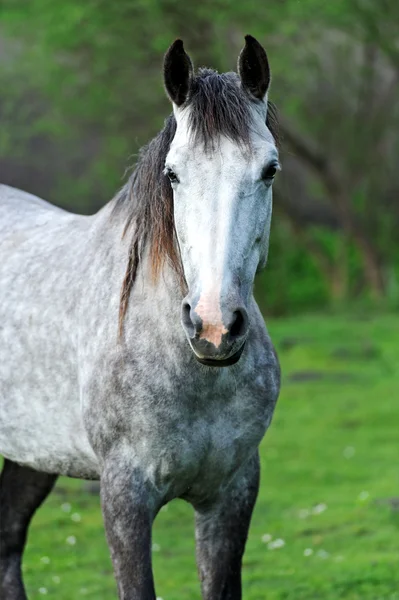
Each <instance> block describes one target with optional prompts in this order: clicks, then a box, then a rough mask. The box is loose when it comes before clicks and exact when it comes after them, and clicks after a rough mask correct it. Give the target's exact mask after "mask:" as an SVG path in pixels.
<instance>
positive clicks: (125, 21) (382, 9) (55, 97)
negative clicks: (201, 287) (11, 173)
mask: <svg viewBox="0 0 399 600" xmlns="http://www.w3.org/2000/svg"><path fill="white" fill-rule="evenodd" d="M398 7H399V4H398V3H397V2H396V0H382V1H379V0H378V1H377V0H337V1H334V2H320V0H284V1H282V0H271V1H270V2H264V3H262V2H259V1H258V0H246V2H235V1H233V0H216V1H213V2H211V1H210V0H204V1H201V2H194V1H193V0H187V1H186V2H177V0H118V1H115V2H107V1H106V0H85V2H82V1H81V0H62V1H59V2H58V1H57V2H54V1H50V0H2V3H1V6H0V46H1V47H4V48H5V51H4V53H3V54H4V56H3V55H2V58H5V60H3V61H2V67H1V69H0V88H1V90H2V91H1V95H0V116H1V119H2V128H1V131H0V165H1V161H2V160H4V161H6V164H7V165H8V164H9V161H13V162H14V163H17V164H24V163H26V164H27V166H29V167H32V170H33V171H34V173H39V176H38V179H39V182H38V183H36V182H35V181H34V179H33V176H32V178H31V179H29V178H27V180H26V182H25V180H24V179H23V187H28V188H29V191H33V192H35V193H37V194H41V195H45V196H47V197H48V198H49V199H50V200H52V201H56V202H57V203H58V204H60V205H62V206H64V207H66V208H68V209H70V210H74V211H77V212H91V211H94V210H96V209H98V208H99V207H100V206H101V205H102V204H104V203H105V202H106V201H108V200H109V199H110V198H111V197H112V196H113V194H114V193H115V191H116V190H117V189H118V188H119V187H120V186H121V183H122V177H123V174H124V173H125V171H126V169H127V168H129V167H130V166H131V165H132V164H133V163H134V157H135V155H136V154H137V152H138V149H139V147H140V146H142V145H143V144H144V143H146V142H147V141H148V140H149V139H150V138H151V137H152V136H153V135H154V134H155V133H156V132H157V131H158V130H159V129H160V127H161V126H162V123H163V120H164V118H165V117H166V116H167V114H168V113H169V112H170V106H169V104H168V101H167V99H166V97H165V94H164V91H163V83H162V77H161V66H162V57H163V54H164V52H165V50H166V48H167V47H168V45H169V44H170V43H171V41H172V40H173V39H175V38H176V37H182V38H183V39H184V40H185V43H186V47H187V49H188V50H189V52H190V53H191V55H192V56H193V58H194V62H195V64H196V65H197V66H200V65H204V64H206V65H211V66H213V67H215V68H218V69H219V70H230V69H234V68H235V61H236V57H237V55H238V52H239V50H240V48H241V47H242V44H243V35H244V34H245V33H247V32H251V33H252V34H253V35H255V36H257V37H258V38H259V40H260V41H261V42H262V43H264V45H265V46H266V48H267V50H268V55H269V58H270V62H271V66H272V73H273V85H272V90H271V98H272V99H273V100H276V101H277V104H278V106H279V107H280V112H281V114H282V115H283V117H284V119H285V120H286V119H288V120H289V122H290V123H292V124H294V125H295V128H296V129H297V131H298V132H299V133H300V135H302V136H305V138H306V137H310V138H311V140H312V142H313V143H314V144H316V146H317V147H319V148H320V155H321V156H322V157H323V160H324V159H325V160H326V161H327V162H328V161H330V162H331V163H332V165H333V172H334V174H335V178H336V182H337V186H338V187H340V188H341V191H342V190H344V191H345V193H346V194H347V197H346V200H345V201H346V203H347V204H349V205H350V210H351V211H352V212H353V220H354V221H357V220H360V224H361V227H362V230H363V233H362V235H363V237H366V238H368V240H369V241H370V245H371V246H373V247H372V248H371V250H372V251H373V252H374V254H375V262H377V263H382V264H383V270H384V277H385V280H386V296H387V297H389V302H390V303H391V305H392V304H395V303H396V304H397V302H396V301H397V297H396V296H395V294H396V293H397V292H396V291H397V286H398V275H397V273H398V264H399V258H398V244H397V235H396V231H397V227H398V225H399V212H398V210H397V208H395V206H396V205H395V203H394V199H395V198H396V197H397V189H398V185H399V179H398V178H397V177H396V175H397V168H396V158H395V157H396V156H397V152H398V151H399V147H398V143H399V142H398V140H399V136H397V135H395V131H397V129H398V127H399V114H398V108H395V107H394V105H395V102H394V99H395V93H394V92H395V88H394V83H395V81H396V80H395V77H397V73H399V52H398V47H397V43H396V41H397V38H398V23H399V8H398ZM397 17H398V18H397ZM1 47H0V51H1ZM392 73H394V74H395V73H396V75H394V76H393V75H392ZM391 77H393V79H392V84H391V83H390V78H391ZM385 84H386V85H387V90H385V88H384V85H385ZM391 88H392V89H391ZM380 89H381V90H382V91H381V94H382V99H381V98H379V97H376V98H374V97H372V92H373V90H374V91H375V90H380ZM369 98H370V100H369ZM366 100H367V101H366ZM380 102H382V104H380ZM396 105H397V103H396ZM371 109H374V113H373V114H372V115H371V113H370V111H371ZM371 117H373V118H371ZM38 148H39V150H37V149H38ZM292 154H293V153H292V150H290V149H289V151H288V155H292ZM294 154H295V153H294ZM286 156H287V150H283V152H282V158H283V166H284V160H285V158H286ZM296 158H297V163H298V164H297V167H296V169H297V171H298V169H301V171H303V172H304V173H305V172H306V183H305V186H304V193H303V195H305V196H306V197H307V198H311V199H313V202H314V205H315V206H316V205H317V204H319V203H320V202H327V203H330V204H331V203H332V204H334V202H336V201H337V194H335V196H334V197H329V194H330V193H331V186H330V188H329V184H328V183H327V184H326V182H325V181H322V177H321V176H320V173H319V174H317V173H316V174H315V173H314V169H313V168H312V165H310V166H309V164H306V161H304V159H303V156H302V153H301V152H299V151H298V153H297V156H296ZM301 161H302V163H303V164H302V165H301V166H298V165H299V163H300V162H301ZM382 168H384V169H385V176H384V177H382V176H381V169H382ZM284 177H286V180H287V181H291V183H290V185H288V188H289V189H288V192H289V194H290V195H291V196H293V197H295V195H296V192H297V190H296V187H297V184H296V178H297V173H295V172H292V173H291V172H287V173H286V174H285V172H284V171H283V173H282V174H281V175H280V178H281V180H284ZM2 179H6V180H7V173H6V174H5V177H2ZM12 182H13V183H15V184H16V185H19V186H21V185H22V184H20V183H19V180H18V179H17V180H16V182H14V180H13V181H12ZM277 185H278V183H277ZM338 196H339V194H338ZM341 196H342V194H341ZM377 197H378V202H376V198H377ZM302 202H303V198H298V204H301V203H302ZM332 208H333V210H336V206H333V207H332ZM341 216H342V215H341ZM288 223H291V224H292V215H290V214H289V211H288V212H287V210H286V208H284V209H283V210H281V211H278V213H277V215H276V216H275V219H274V223H273V238H272V247H271V251H270V265H269V267H268V271H267V272H266V275H265V276H261V278H260V279H259V283H258V284H257V289H258V291H259V293H260V294H261V296H260V302H261V304H262V305H263V306H265V307H267V309H268V310H269V311H270V310H272V311H274V312H276V313H279V314H280V313H282V312H283V311H292V310H294V311H298V310H302V309H304V308H305V307H306V308H317V307H325V306H328V305H330V306H331V305H334V304H335V303H336V300H337V295H338V296H339V297H340V299H344V300H349V299H353V298H357V297H359V296H362V295H363V296H367V295H368V293H369V291H370V281H369V280H368V278H367V273H365V270H366V268H365V263H367V258H366V259H365V257H364V256H363V254H362V244H360V247H359V243H358V242H357V241H356V239H349V240H347V242H345V243H347V245H348V252H347V256H346V258H345V260H347V264H346V270H347V272H348V279H349V283H348V284H347V285H346V284H344V283H343V284H342V285H341V287H340V285H338V284H337V285H335V283H334V285H333V286H332V285H331V283H330V282H331V279H334V280H335V277H337V278H338V279H339V277H340V274H339V273H338V271H339V268H340V267H339V262H340V260H341V259H340V258H337V257H335V253H336V252H338V250H336V249H337V248H338V249H339V248H340V247H341V245H342V238H343V237H345V238H347V237H348V236H349V237H351V236H352V237H355V236H353V232H352V231H348V226H347V225H345V224H343V223H340V227H339V231H337V230H333V231H331V230H330V229H329V226H326V225H322V226H320V227H319V229H318V231H317V233H315V232H314V231H313V230H311V229H309V225H308V224H307V223H305V224H303V223H302V224H301V225H300V226H301V227H302V228H303V229H304V230H306V231H305V232H302V235H301V236H298V235H293V233H292V228H291V226H289V225H288ZM349 229H350V227H349ZM315 247H317V250H316V253H315V252H314V249H315ZM319 251H320V252H321V254H323V253H324V254H325V256H324V258H322V260H321V261H320V255H319V256H318V254H320V253H319ZM329 263H332V264H331V265H330V267H331V268H330V267H328V265H329ZM342 276H343V277H345V275H342ZM369 279H370V277H369ZM334 286H335V287H336V288H337V289H338V292H337V289H335V288H334ZM341 296H342V298H341Z"/></svg>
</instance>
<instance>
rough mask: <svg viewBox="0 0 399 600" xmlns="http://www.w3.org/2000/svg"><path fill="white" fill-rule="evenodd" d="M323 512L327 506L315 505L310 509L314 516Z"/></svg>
mask: <svg viewBox="0 0 399 600" xmlns="http://www.w3.org/2000/svg"><path fill="white" fill-rule="evenodd" d="M325 510H327V504H324V503H322V504H316V506H314V507H313V508H312V513H313V514H314V515H319V514H320V513H322V512H324V511H325Z"/></svg>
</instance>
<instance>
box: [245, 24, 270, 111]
mask: <svg viewBox="0 0 399 600" xmlns="http://www.w3.org/2000/svg"><path fill="white" fill-rule="evenodd" d="M238 74H239V76H240V78H241V82H242V85H243V87H244V88H245V89H246V90H247V92H249V94H250V95H252V96H254V97H255V98H256V99H257V100H263V99H264V98H265V96H266V93H267V90H268V88H269V84H270V68H269V61H268V60H267V55H266V52H265V50H264V48H263V46H261V45H260V44H259V42H258V41H257V40H256V39H255V38H254V37H252V35H246V36H245V46H244V48H243V49H242V50H241V53H240V56H239V57H238Z"/></svg>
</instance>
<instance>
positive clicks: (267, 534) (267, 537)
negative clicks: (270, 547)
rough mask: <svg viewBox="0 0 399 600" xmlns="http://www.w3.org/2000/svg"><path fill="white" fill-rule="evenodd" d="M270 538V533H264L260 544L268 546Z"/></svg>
mask: <svg viewBox="0 0 399 600" xmlns="http://www.w3.org/2000/svg"><path fill="white" fill-rule="evenodd" d="M272 539H273V538H272V536H271V535H270V533H265V534H264V535H262V542H263V543H264V544H268V543H269V542H271V541H272Z"/></svg>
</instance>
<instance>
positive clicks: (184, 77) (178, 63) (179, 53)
mask: <svg viewBox="0 0 399 600" xmlns="http://www.w3.org/2000/svg"><path fill="white" fill-rule="evenodd" d="M163 74H164V82H165V88H166V91H167V94H168V96H169V98H170V99H171V100H172V102H173V103H174V104H176V105H177V106H181V105H182V104H183V103H184V102H185V101H186V100H187V96H188V92H189V89H190V81H191V78H192V76H193V63H192V62H191V59H190V57H189V56H188V54H186V52H185V51H184V48H183V42H182V40H176V41H175V42H173V44H172V45H171V47H170V48H169V50H168V51H167V53H166V54H165V59H164V63H163Z"/></svg>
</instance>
